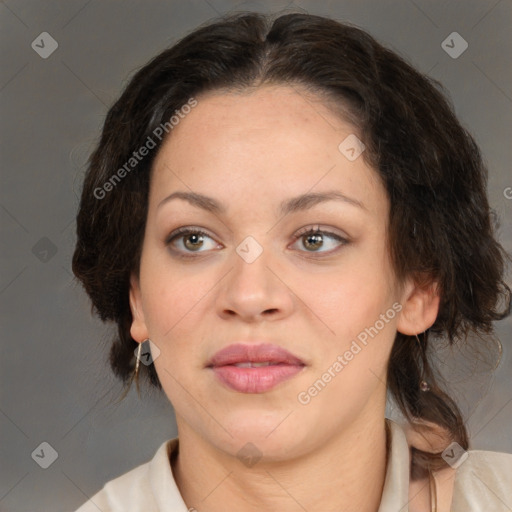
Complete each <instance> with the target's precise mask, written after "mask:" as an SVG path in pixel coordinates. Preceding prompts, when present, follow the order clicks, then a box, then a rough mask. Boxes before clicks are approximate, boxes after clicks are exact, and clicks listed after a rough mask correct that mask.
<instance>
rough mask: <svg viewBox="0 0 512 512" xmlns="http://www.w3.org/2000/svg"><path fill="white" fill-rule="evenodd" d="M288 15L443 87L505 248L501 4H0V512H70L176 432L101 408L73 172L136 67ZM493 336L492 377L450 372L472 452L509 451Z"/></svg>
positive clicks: (96, 333)
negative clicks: (262, 15) (202, 31)
mask: <svg viewBox="0 0 512 512" xmlns="http://www.w3.org/2000/svg"><path fill="white" fill-rule="evenodd" d="M287 6H288V8H289V9H291V10H299V11H300V10H303V11H307V12H310V13H315V14H325V15H330V16H334V17H337V18H339V19H344V20H347V21H350V22H352V23H354V24H357V25H359V26H361V27H363V28H365V29H367V30H369V31H370V33H372V34H373V35H374V36H375V37H377V39H379V40H380V41H381V42H383V43H384V44H386V45H388V46H390V47H391V48H393V49H394V50H395V51H398V52H399V53H401V54H402V55H404V56H406V57H407V58H408V59H409V60H410V61H411V62H412V63H413V64H414V65H415V66H417V67H418V68H419V69H420V70H421V71H423V72H427V73H429V74H430V75H431V76H433V77H434V78H436V79H439V80H440V81H441V82H442V83H444V84H445V86H446V87H447V89H448V90H449V93H450V95H451V97H452V99H453V102H454V104H455V108H456V111H457V113H458V114H459V116H460V118H461V120H462V122H463V123H464V124H465V125H466V126H467V127H468V128H469V129H470V130H471V132H472V133H473V134H474V135H475V137H476V139H477V141H478V143H479V144H480V145H481V148H482V150H483V153H484V155H485V158H486V161H487V162H488V164H489V167H490V177H489V194H490V199H491V204H492V206H493V207H494V208H495V209H496V211H497V213H498V214H499V216H500V217H501V223H502V228H501V232H500V237H501V240H502V241H503V243H504V245H505V247H506V249H507V250H508V251H509V252H510V251H511V250H512V247H511V240H512V237H511V231H512V229H511V227H512V226H511V216H510V211H511V207H512V199H507V197H506V195H507V193H506V190H507V187H511V186H512V176H511V173H510V170H509V169H510V167H509V166H510V161H511V160H512V154H511V143H510V134H511V126H512V122H511V121H512V90H511V89H512V87H511V85H512V79H511V73H512V66H511V65H510V63H511V49H512V39H511V38H510V28H511V15H512V2H511V1H510V0H502V1H498V2H496V1H494V0H493V1H467V0H466V1H450V2H446V1H420V0H416V1H412V0H401V1H399V0H397V1H391V0H386V1H377V0H375V1H370V2H365V1H363V2H360V1H331V2H327V1H326V2H319V1H317V2H312V1H310V2H306V1H298V0H297V1H296V2H295V3H294V4H289V2H288V1H275V2H228V1H226V0H192V1H187V2H184V1H181V2H178V1H166V2H164V1H149V2H148V1H146V2H143V1H136V0H132V1H125V2H120V1H99V0H90V1H87V0H73V1H69V0H67V1H45V2H37V1H24V0H9V1H5V2H1V3H0V23H1V32H0V34H1V35H0V38H1V65H0V66H1V67H0V69H1V77H0V91H1V93H0V105H1V116H2V117H1V169H2V188H1V193H0V226H1V231H2V242H3V243H2V255H1V258H2V265H1V274H0V300H1V317H0V318H1V331H0V332H1V336H2V356H1V358H0V361H1V363H0V364H1V369H0V370H1V371H0V375H1V379H2V382H1V388H0V389H1V408H0V429H1V430H0V432H1V444H0V450H1V452H0V461H1V481H0V510H2V511H4V510H5V511H43V510H44V511H51V512H58V511H64V510H65V511H71V510H74V509H75V508H76V507H78V506H79V504H81V503H82V502H84V501H85V500H86V499H87V497H88V496H90V495H92V494H93V493H95V492H96V491H98V490H99V488H100V487H101V486H102V485H103V484H104V483H105V482H106V481H108V480H110V479H112V478H113V477H115V476H117V475H119V474H121V473H124V472H126V471H128V470H129V469H131V468H133V467H135V466H136V465H138V464H141V463H143V462H145V461H147V460H149V459H150V458H151V457H152V456H153V454H154V452H155V451H156V449H157V448H158V446H159V445H160V444H161V443H162V442H163V441H165V440H166V439H169V438H170V437H174V436H175V435H176V430H175V423H174V417H173V411H172V407H171V406H170V404H169V403H168V401H167V399H166V398H165V397H164V396H163V395H162V396H159V395H158V394H157V393H144V394H143V397H142V399H139V398H138V397H137V395H136V394H135V393H134V392H131V393H130V394H129V395H128V397H127V398H126V400H124V401H123V402H121V403H119V404H115V403H114V402H115V401H116V399H117V398H118V396H119V392H120V385H119V384H118V383H116V382H115V381H114V379H113V377H112V376H111V375H110V372H109V370H108V366H107V355H108V341H109V335H110V332H111V331H110V328H109V327H108V326H104V325H102V324H101V323H100V322H99V321H98V320H97V319H95V318H93V317H92V316H91V314H90V309H89V303H88V300H87V297H86V296H85V294H84V292H83V291H82V290H81V288H80V287H79V286H78V285H77V284H76V283H75V282H74V281H73V276H72V274H71V270H70V261H71V255H72V252H73V246H74V240H75V235H74V216H75V213H76V209H77V204H78V196H79V192H80V189H81V180H82V175H83V169H84V162H85V159H86V157H87V154H88V151H89V150H90V149H91V147H92V145H93V144H94V141H95V140H96V138H97V137H98V135H99V131H100V128H101V125H102V122H103V120H104V117H105V114H106V111H107V108H108V106H109V105H110V104H111V103H112V101H113V100H114V99H115V98H116V97H117V96H118V94H119V93H120V91H121V88H122V87H123V86H124V85H125V84H126V81H127V78H128V77H130V76H131V75H132V74H133V72H134V71H135V69H136V68H138V67H140V66H142V65H143V64H145V63H146V62H147V60H148V59H150V58H151V57H153V56H154V55H155V54H156V53H158V52H159V51H161V50H163V49H164V48H165V47H167V46H169V45H171V44H172V43H173V42H174V41H176V40H177V39H178V38H180V37H182V36H183V35H185V34H186V33H187V32H188V31H190V30H191V29H193V28H194V27H195V26H197V25H198V24H200V23H203V22H205V21H206V20H209V19H211V18H214V17H216V16H217V15H218V14H222V13H224V12H226V11H230V10H255V11H270V10H272V11H277V10H280V9H283V8H285V7H287ZM454 31H456V32H458V33H459V34H461V35H462V37H463V38H464V39H465V40H466V41H467V42H468V44H469V48H468V49H467V50H466V51H465V52H464V53H463V54H462V55H461V56H460V57H459V58H457V59H453V58H451V57H450V56H449V55H448V54H447V53H446V52H445V51H444V50H443V49H442V47H441V42H442V41H443V40H444V39H445V38H446V37H447V36H448V35H449V34H450V33H452V32H454ZM42 32H48V33H50V34H51V36H52V37H53V38H54V39H55V40H56V41H57V42H58V45H59V47H58V49H57V50H56V51H55V52H54V53H53V54H52V55H51V56H50V57H49V58H47V59H43V58H41V57H40V56H39V55H38V54H37V53H36V52H35V51H34V50H33V49H32V47H31V43H32V41H34V40H35V39H36V38H37V36H39V34H41V33H42ZM511 195H512V193H511V194H509V197H510V196H511ZM497 328H498V335H499V337H500V339H501V340H502V342H503V345H504V347H503V357H502V360H501V363H500V365H499V367H498V368H497V370H496V371H495V372H494V373H492V374H489V373H485V372H484V371H483V370H482V369H481V368H480V367H478V368H470V370H471V371H472V372H473V377H471V378H466V379H461V378H459V373H457V372H453V375H455V374H456V375H457V378H456V379H454V380H457V382H456V385H457V386H458V389H459V391H460V392H461V393H462V394H461V395H460V400H461V404H462V407H463V410H464V411H465V412H466V413H467V414H468V415H469V416H470V418H469V427H470V431H471V433H472V435H473V440H472V443H473V444H472V446H473V448H478V449H487V450H496V451H507V452H512V438H511V435H510V424H511V419H512V405H511V401H512V391H511V386H510V375H511V370H512V349H511V345H510V334H511V332H512V323H511V320H510V318H509V319H507V320H505V321H502V322H500V323H499V324H498V325H497ZM446 368H447V373H448V374H449V375H450V373H451V367H450V365H446ZM453 368H454V367H453ZM42 442H48V443H49V444H50V445H51V446H52V447H53V448H54V449H55V450H56V451H57V453H58V458H57V460H56V461H55V462H54V463H53V464H52V465H51V466H50V467H49V468H48V469H42V468H40V467H39V465H37V464H36V462H35V461H34V460H33V458H32V457H31V454H32V452H33V451H34V450H35V449H36V448H37V447H38V446H39V445H40V443H42ZM47 453H48V452H47Z"/></svg>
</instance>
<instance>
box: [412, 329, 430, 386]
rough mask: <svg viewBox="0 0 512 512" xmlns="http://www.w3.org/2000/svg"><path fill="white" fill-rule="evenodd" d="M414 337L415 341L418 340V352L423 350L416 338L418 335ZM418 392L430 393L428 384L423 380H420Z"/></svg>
mask: <svg viewBox="0 0 512 512" xmlns="http://www.w3.org/2000/svg"><path fill="white" fill-rule="evenodd" d="M414 336H416V339H417V340H418V345H419V347H420V350H423V347H422V346H421V342H420V339H419V338H418V335H417V334H415V335H414ZM420 390H421V391H423V392H425V391H430V386H429V384H428V382H427V381H426V380H425V379H423V378H422V379H421V380H420Z"/></svg>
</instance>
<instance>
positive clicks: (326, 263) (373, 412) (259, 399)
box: [130, 86, 439, 512]
mask: <svg viewBox="0 0 512 512" xmlns="http://www.w3.org/2000/svg"><path fill="white" fill-rule="evenodd" d="M197 100H198V105H197V106H196V107H195V108H194V109H193V110H192V111H191V112H190V113H189V114H188V115H187V116H186V118H185V119H183V120H181V121H180V123H179V125H177V126H176V127H175V128H174V129H173V131H172V132H171V136H170V137H169V138H168V139H167V140H166V141H165V142H164V145H163V146H162V148H161V150H160V151H159V153H158V155H157V157H156V159H155V162H154V166H153V170H152V176H151V186H150V196H149V210H148V218H147V225H146V232H145V238H144V242H143V250H142V258H141V265H140V273H139V277H137V276H135V275H133V276H132V279H131V290H130V304H131V309H132V314H133V318H134V319H133V324H132V329H131V334H132V336H133V338H134V339H135V340H136V341H139V342H141V341H143V340H145V339H146V338H150V339H151V340H152V341H153V342H154V343H155V344H156V345H157V346H158V348H159V350H160V351H161V353H160V356H159V357H158V358H157V359H156V360H155V366H156V370H157V372H158V375H159V378H160V381H161V383H162V386H163V389H164V391H165V393H166V395H167V396H168V398H169V400H170V401H171V402H172V404H173V406H174V409H175V412H176V421H177V425H178V434H179V439H180V451H179V456H178V457H177V459H176V461H175V462H174V463H173V471H174V475H175V478H176V481H177V483H178V487H179V489H180V491H181V493H182V496H183V498H184V500H185V502H186V504H187V506H189V507H195V508H196V509H197V510H198V511H200V512H203V511H210V512H211V511H213V512H216V511H221V510H225V506H226V503H229V504H230V507H229V508H230V509H231V510H238V511H241V512H243V511H256V510H280V511H282V512H287V511H297V510H302V508H301V506H302V507H304V508H305V509H307V510H311V511H316V510H322V511H330V510H337V511H345V510H347V511H348V510H359V511H363V512H364V511H375V510H377V508H378V505H379V503H380V498H381V493H382V487H383V484H384V477H385V463H386V448H385V441H386V436H385V423H384V413H385V393H386V386H385V382H386V367H387V361H388V358H389V354H390V351H391V348H392V344H393V340H394V337H395V333H396V331H397V330H400V331H401V332H403V333H405V334H414V333H420V332H423V331H424V330H425V329H427V328H428V327H429V326H430V325H432V324H433V322H434V320H435V317H436V315H437V311H438V304H439V298H438V296H437V295H436V294H435V293H434V291H433V289H434V288H432V287H431V288H424V289H420V288H417V287H416V286H415V285H414V282H413V280H412V279H408V280H406V281H405V282H402V283H399V282H397V280H396V277H395V275H394V272H393V269H392V265H391V261H390V256H389V250H388V246H387V219H388V214H389V201H388V198H387V195H386V191H385V189H384V187H383V185H382V184H381V182H380V180H379V178H378V175H377V173H376V172H375V171H374V170H373V169H371V168H370V167H368V166H367V164H366V163H365V162H364V160H363V158H362V157H359V158H357V159H356V160H354V161H349V160H348V159H347V158H346V157H345V156H344V155H343V154H342V153H341V152H340V150H339V149H338V146H339V144H340V143H341V142H342V141H343V140H344V139H345V138H346V137H347V136H348V135H350V134H353V133H356V131H355V128H354V127H352V126H351V125H350V124H348V123H346V122H344V121H342V120H341V119H340V118H339V117H338V116H336V115H335V114H333V113H332V112H331V111H330V110H329V109H328V108H327V107H326V106H324V104H323V103H322V102H321V100H320V99H319V98H316V97H314V96H312V95H311V94H306V92H305V91H304V90H300V89H298V88H295V87H294V88H291V87H287V86H263V87H259V88H257V89H254V90H251V91H250V92H244V93H243V94H235V93H220V92H218V93H209V94H208V95H205V96H200V97H198V98H197ZM178 190H179V191H184V192H191V191H193V192H196V193H201V194H205V195H208V196H210V197H213V198H215V199H216V200H217V201H219V202H221V203H222V204H223V205H225V207H226V212H225V213H223V214H220V213H215V214H213V213H210V212H207V211H204V210H202V209H201V208H198V207H197V206H193V205H192V204H190V203H189V202H187V201H185V200H182V199H175V200H172V201H169V202H166V203H164V204H163V205H161V206H160V207H158V205H159V203H161V201H162V200H164V199H165V198H166V197H167V196H168V195H169V194H171V193H173V192H176V191H178ZM329 190H336V191H338V192H341V193H343V194H344V195H346V196H348V197H350V198H352V199H354V200H356V201H359V202H360V203H362V205H363V206H362V207H361V206H355V205H353V204H350V203H348V202H343V201H327V202H323V203H320V204H317V205H315V206H313V207H312V208H310V209H308V210H304V211H299V212H295V213H289V214H287V215H285V216H283V215H281V214H280V213H279V211H278V206H279V204H280V203H281V201H283V200H285V199H288V198H291V197H295V196H298V195H300V194H304V193H309V192H325V191H329ZM184 226H192V227H197V228H201V229H203V230H205V231H207V232H208V233H209V235H208V236H206V237H204V238H203V243H202V245H201V244H200V243H199V245H197V241H196V240H194V239H192V238H191V237H190V236H188V237H187V236H186V235H185V236H182V237H181V238H177V239H175V240H174V242H173V243H172V244H168V245H166V240H167V239H168V237H169V235H170V234H171V232H172V231H174V230H175V229H176V228H180V227H184ZM318 226H320V229H321V230H322V229H323V230H326V231H331V232H334V233H336V234H338V235H339V236H341V237H343V238H346V239H347V240H348V242H346V243H343V242H339V241H337V240H336V239H335V238H331V237H330V235H326V234H324V236H323V245H322V243H320V244H319V245H318V246H317V247H316V248H315V247H314V246H313V248H312V247H311V242H310V243H309V245H308V239H307V238H308V237H307V236H301V237H298V238H295V236H296V234H297V232H298V231H299V230H300V229H301V228H304V227H311V228H316V227H318ZM248 236H251V237H253V238H254V239H255V240H256V241H257V242H258V244H259V245H260V246H261V248H262V249H263V252H262V253H261V255H260V256H259V257H258V258H257V259H255V261H253V262H252V263H247V262H246V261H245V260H244V259H242V258H241V257H240V256H239V254H238V253H237V252H236V248H237V247H238V246H239V245H240V244H241V242H242V241H243V240H244V239H245V238H246V237H248ZM194 243H195V244H196V245H194ZM194 247H199V248H198V249H197V250H196V251H195V252H194V250H193V249H194ZM308 249H309V250H308ZM178 254H187V255H191V256H192V257H191V258H188V259H180V258H179V257H178ZM395 303H399V304H400V305H401V306H402V309H401V311H400V312H398V313H397V314H396V315H395V316H394V318H392V319H389V320H388V321H387V322H385V323H384V327H383V328H382V329H380V330H379V332H378V334H377V335H376V336H374V337H373V338H369V341H368V344H367V345H366V346H364V347H363V348H362V350H361V351H360V352H358V353H357V355H355V356H354V357H353V359H352V360H351V361H349V362H348V364H347V365H346V366H344V368H343V370H342V371H340V372H339V373H337V374H336V377H334V378H332V379H331V381H330V382H329V383H328V384H327V385H326V386H325V387H324V389H323V390H322V391H321V392H319V393H318V394H317V395H316V396H315V397H313V398H312V399H311V401H310V402H309V403H308V404H307V405H303V404H301V403H299V401H298V399H297V396H298V394H299V393H300V392H303V391H307V390H308V388H309V387H310V386H311V385H312V384H313V383H314V382H315V381H316V380H317V379H319V378H320V377H321V376H322V374H324V373H325V372H326V370H327V369H328V368H329V367H332V365H333V363H334V362H335V361H336V360H337V357H338V356H339V355H343V354H344V353H345V352H346V351H347V350H348V349H349V348H350V345H351V343H352V341H353V340H355V339H356V337H357V335H358V334H359V333H361V332H362V331H364V330H365V328H369V327H370V326H374V325H375V323H376V321H377V320H379V318H382V317H381V316H380V315H382V314H386V312H387V311H388V310H390V309H392V305H393V304H395ZM240 341H247V342H248V343H258V342H268V343H274V344H277V345H280V346H282V347H284V348H285V349H287V350H289V351H290V352H292V353H293V354H294V355H296V356H298V357H299V358H301V359H302V360H303V361H304V362H305V364H306V366H305V368H304V369H303V370H302V371H301V372H300V373H299V374H298V375H296V376H295V377H293V378H292V379H290V380H288V381H285V382H283V383H281V384H279V385H278V386H276V387H275V388H273V389H272V390H270V391H267V392H265V393H261V394H245V393H238V392H236V391H233V390H231V389H228V388H226V387H225V386H224V385H223V384H221V383H220V382H219V380H218V379H217V378H216V376H215V375H214V374H213V372H212V371H211V370H210V369H208V368H206V367H205V366H206V365H207V363H208V360H209V359H210V358H211V357H212V356H213V355H214V354H215V352H217V351H218V350H220V349H221V348H224V347H226V346H227V345H230V344H231V343H234V342H240ZM249 442H250V443H252V444H253V445H255V446H256V447H257V449H258V450H259V452H260V454H261V459H260V460H259V461H258V462H257V463H256V464H254V465H253V466H251V467H249V466H247V465H245V464H243V463H242V462H241V460H240V459H239V457H237V453H238V452H239V450H240V449H242V447H244V446H245V445H246V443H249ZM334 489H335V490H336V492H333V490H334ZM299 504H300V505H299Z"/></svg>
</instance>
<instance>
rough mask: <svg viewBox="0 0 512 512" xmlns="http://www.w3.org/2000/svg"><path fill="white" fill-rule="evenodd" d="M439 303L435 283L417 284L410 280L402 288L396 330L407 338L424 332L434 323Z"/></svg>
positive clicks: (437, 288)
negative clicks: (400, 306) (400, 307)
mask: <svg viewBox="0 0 512 512" xmlns="http://www.w3.org/2000/svg"><path fill="white" fill-rule="evenodd" d="M439 302H440V293H439V286H438V283H437V281H433V280H428V281H427V282H425V281H423V282H421V283H418V282H417V281H415V280H414V279H412V278H411V279H410V280H408V282H407V283H406V285H405V286H404V290H403V294H402V302H401V304H402V310H401V311H400V317H399V318H398V321H397V330H398V331H399V332H401V333H402V334H407V335H409V336H413V335H415V334H418V333H420V332H423V331H426V330H427V329H428V328H429V327H431V326H432V325H433V324H434V322H435V321H436V318H437V314H438V312H439Z"/></svg>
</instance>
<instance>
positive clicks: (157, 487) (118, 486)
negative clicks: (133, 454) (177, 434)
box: [76, 438, 187, 512]
mask: <svg viewBox="0 0 512 512" xmlns="http://www.w3.org/2000/svg"><path fill="white" fill-rule="evenodd" d="M177 445H178V439H177V438H175V439H171V440H169V441H166V442H165V443H163V444H162V445H160V447H159V448H158V450H157V452H156V453H155V455H154V457H153V459H152V460H151V461H149V462H147V463H145V464H142V465H140V466H138V467H136V468H134V469H132V470H131V471H128V472H127V473H125V474H123V475H121V476H119V477H117V478H115V479H113V480H110V481H109V482H107V483H106V484H105V485H104V486H103V488H102V489H101V490H100V491H99V492H98V493H96V494H95V495H94V496H92V497H91V498H90V499H89V500H88V501H87V502H86V503H84V504H83V505H82V506H81V507H80V508H79V509H78V510H76V512H98V510H101V511H102V512H132V511H133V512H135V511H140V510H144V512H158V511H160V510H164V509H165V510H169V511H176V512H181V511H182V510H185V511H186V510H187V509H186V507H185V504H184V503H183V501H182V499H181V495H180V494H179V491H178V488H177V486H176V483H175V481H174V477H173V474H172V469H171V466H170V463H169V455H170V453H172V451H173V449H177ZM162 504H165V508H162ZM169 507H173V508H169ZM183 507H185V508H183Z"/></svg>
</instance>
